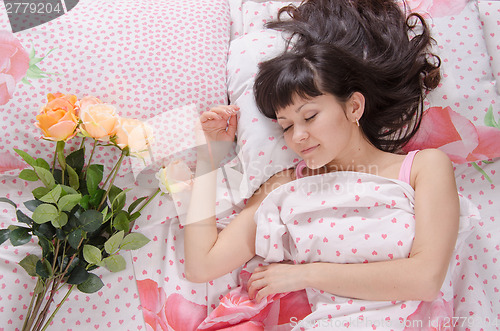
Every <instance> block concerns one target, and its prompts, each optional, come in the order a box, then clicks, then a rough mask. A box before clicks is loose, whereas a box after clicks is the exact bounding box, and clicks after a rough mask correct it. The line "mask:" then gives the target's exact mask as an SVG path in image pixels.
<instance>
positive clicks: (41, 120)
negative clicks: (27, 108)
mask: <svg viewBox="0 0 500 331" xmlns="http://www.w3.org/2000/svg"><path fill="white" fill-rule="evenodd" d="M47 100H48V102H47V104H46V105H45V106H43V107H42V109H41V110H40V114H38V115H37V116H36V119H37V121H38V122H37V123H35V126H36V127H38V128H39V129H40V130H42V132H43V135H44V138H45V139H48V140H53V141H60V140H68V139H70V138H72V137H74V136H75V134H76V127H77V125H78V117H77V116H76V110H75V102H76V100H77V99H76V96H74V95H64V94H62V93H55V94H51V93H49V94H48V95H47Z"/></svg>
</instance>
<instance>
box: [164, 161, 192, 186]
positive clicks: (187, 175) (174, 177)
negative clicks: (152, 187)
mask: <svg viewBox="0 0 500 331" xmlns="http://www.w3.org/2000/svg"><path fill="white" fill-rule="evenodd" d="M156 179H158V181H159V182H160V184H159V186H160V190H161V191H162V192H163V193H179V192H182V191H185V190H189V189H191V186H192V184H193V172H192V171H191V169H189V167H188V166H187V165H186V163H184V162H183V161H181V160H175V161H172V162H170V163H169V164H168V165H167V166H166V167H164V168H161V169H160V171H158V172H157V173H156Z"/></svg>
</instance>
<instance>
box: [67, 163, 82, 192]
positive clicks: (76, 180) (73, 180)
mask: <svg viewBox="0 0 500 331" xmlns="http://www.w3.org/2000/svg"><path fill="white" fill-rule="evenodd" d="M66 170H67V171H68V177H69V185H70V186H71V187H72V188H73V189H75V190H78V189H79V188H80V177H78V174H77V173H76V171H75V169H73V168H72V167H70V166H69V165H68V164H67V165H66Z"/></svg>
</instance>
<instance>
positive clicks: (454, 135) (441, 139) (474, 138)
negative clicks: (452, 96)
mask: <svg viewBox="0 0 500 331" xmlns="http://www.w3.org/2000/svg"><path fill="white" fill-rule="evenodd" d="M490 117H491V118H490ZM488 119H490V121H491V119H492V113H491V114H490V115H488V114H487V122H488ZM493 121H494V120H493ZM488 125H489V124H488ZM498 141H500V129H499V128H498V127H495V126H475V125H474V124H473V123H472V122H471V121H469V120H468V119H467V118H465V117H464V116H462V115H460V114H459V113H457V112H455V111H453V110H452V109H451V108H450V107H446V108H442V107H431V108H429V109H427V110H426V111H425V112H424V116H423V118H422V124H421V126H420V129H419V130H418V132H417V134H416V135H415V136H414V137H413V138H412V139H411V140H410V142H409V143H408V144H406V146H405V147H404V148H403V149H404V151H406V152H409V151H412V150H416V149H425V148H439V149H440V150H442V151H443V152H445V153H446V154H447V155H448V157H449V158H450V159H451V161H453V162H454V163H466V162H474V161H481V160H487V159H491V158H495V157H498V156H500V146H499V145H498Z"/></svg>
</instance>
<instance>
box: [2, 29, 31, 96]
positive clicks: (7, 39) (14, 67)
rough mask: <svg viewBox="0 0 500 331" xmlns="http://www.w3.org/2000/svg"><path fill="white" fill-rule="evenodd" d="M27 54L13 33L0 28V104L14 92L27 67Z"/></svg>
mask: <svg viewBox="0 0 500 331" xmlns="http://www.w3.org/2000/svg"><path fill="white" fill-rule="evenodd" d="M29 61H30V59H29V56H28V53H27V52H26V51H25V50H24V48H23V46H22V45H21V43H20V42H19V40H17V39H16V37H14V34H12V33H10V32H8V31H1V30H0V105H5V104H6V103H7V102H8V101H9V100H10V99H11V98H12V95H13V94H14V91H15V88H16V85H17V83H19V82H20V81H21V80H22V79H23V77H24V76H25V75H26V72H27V71H28V68H29Z"/></svg>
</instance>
